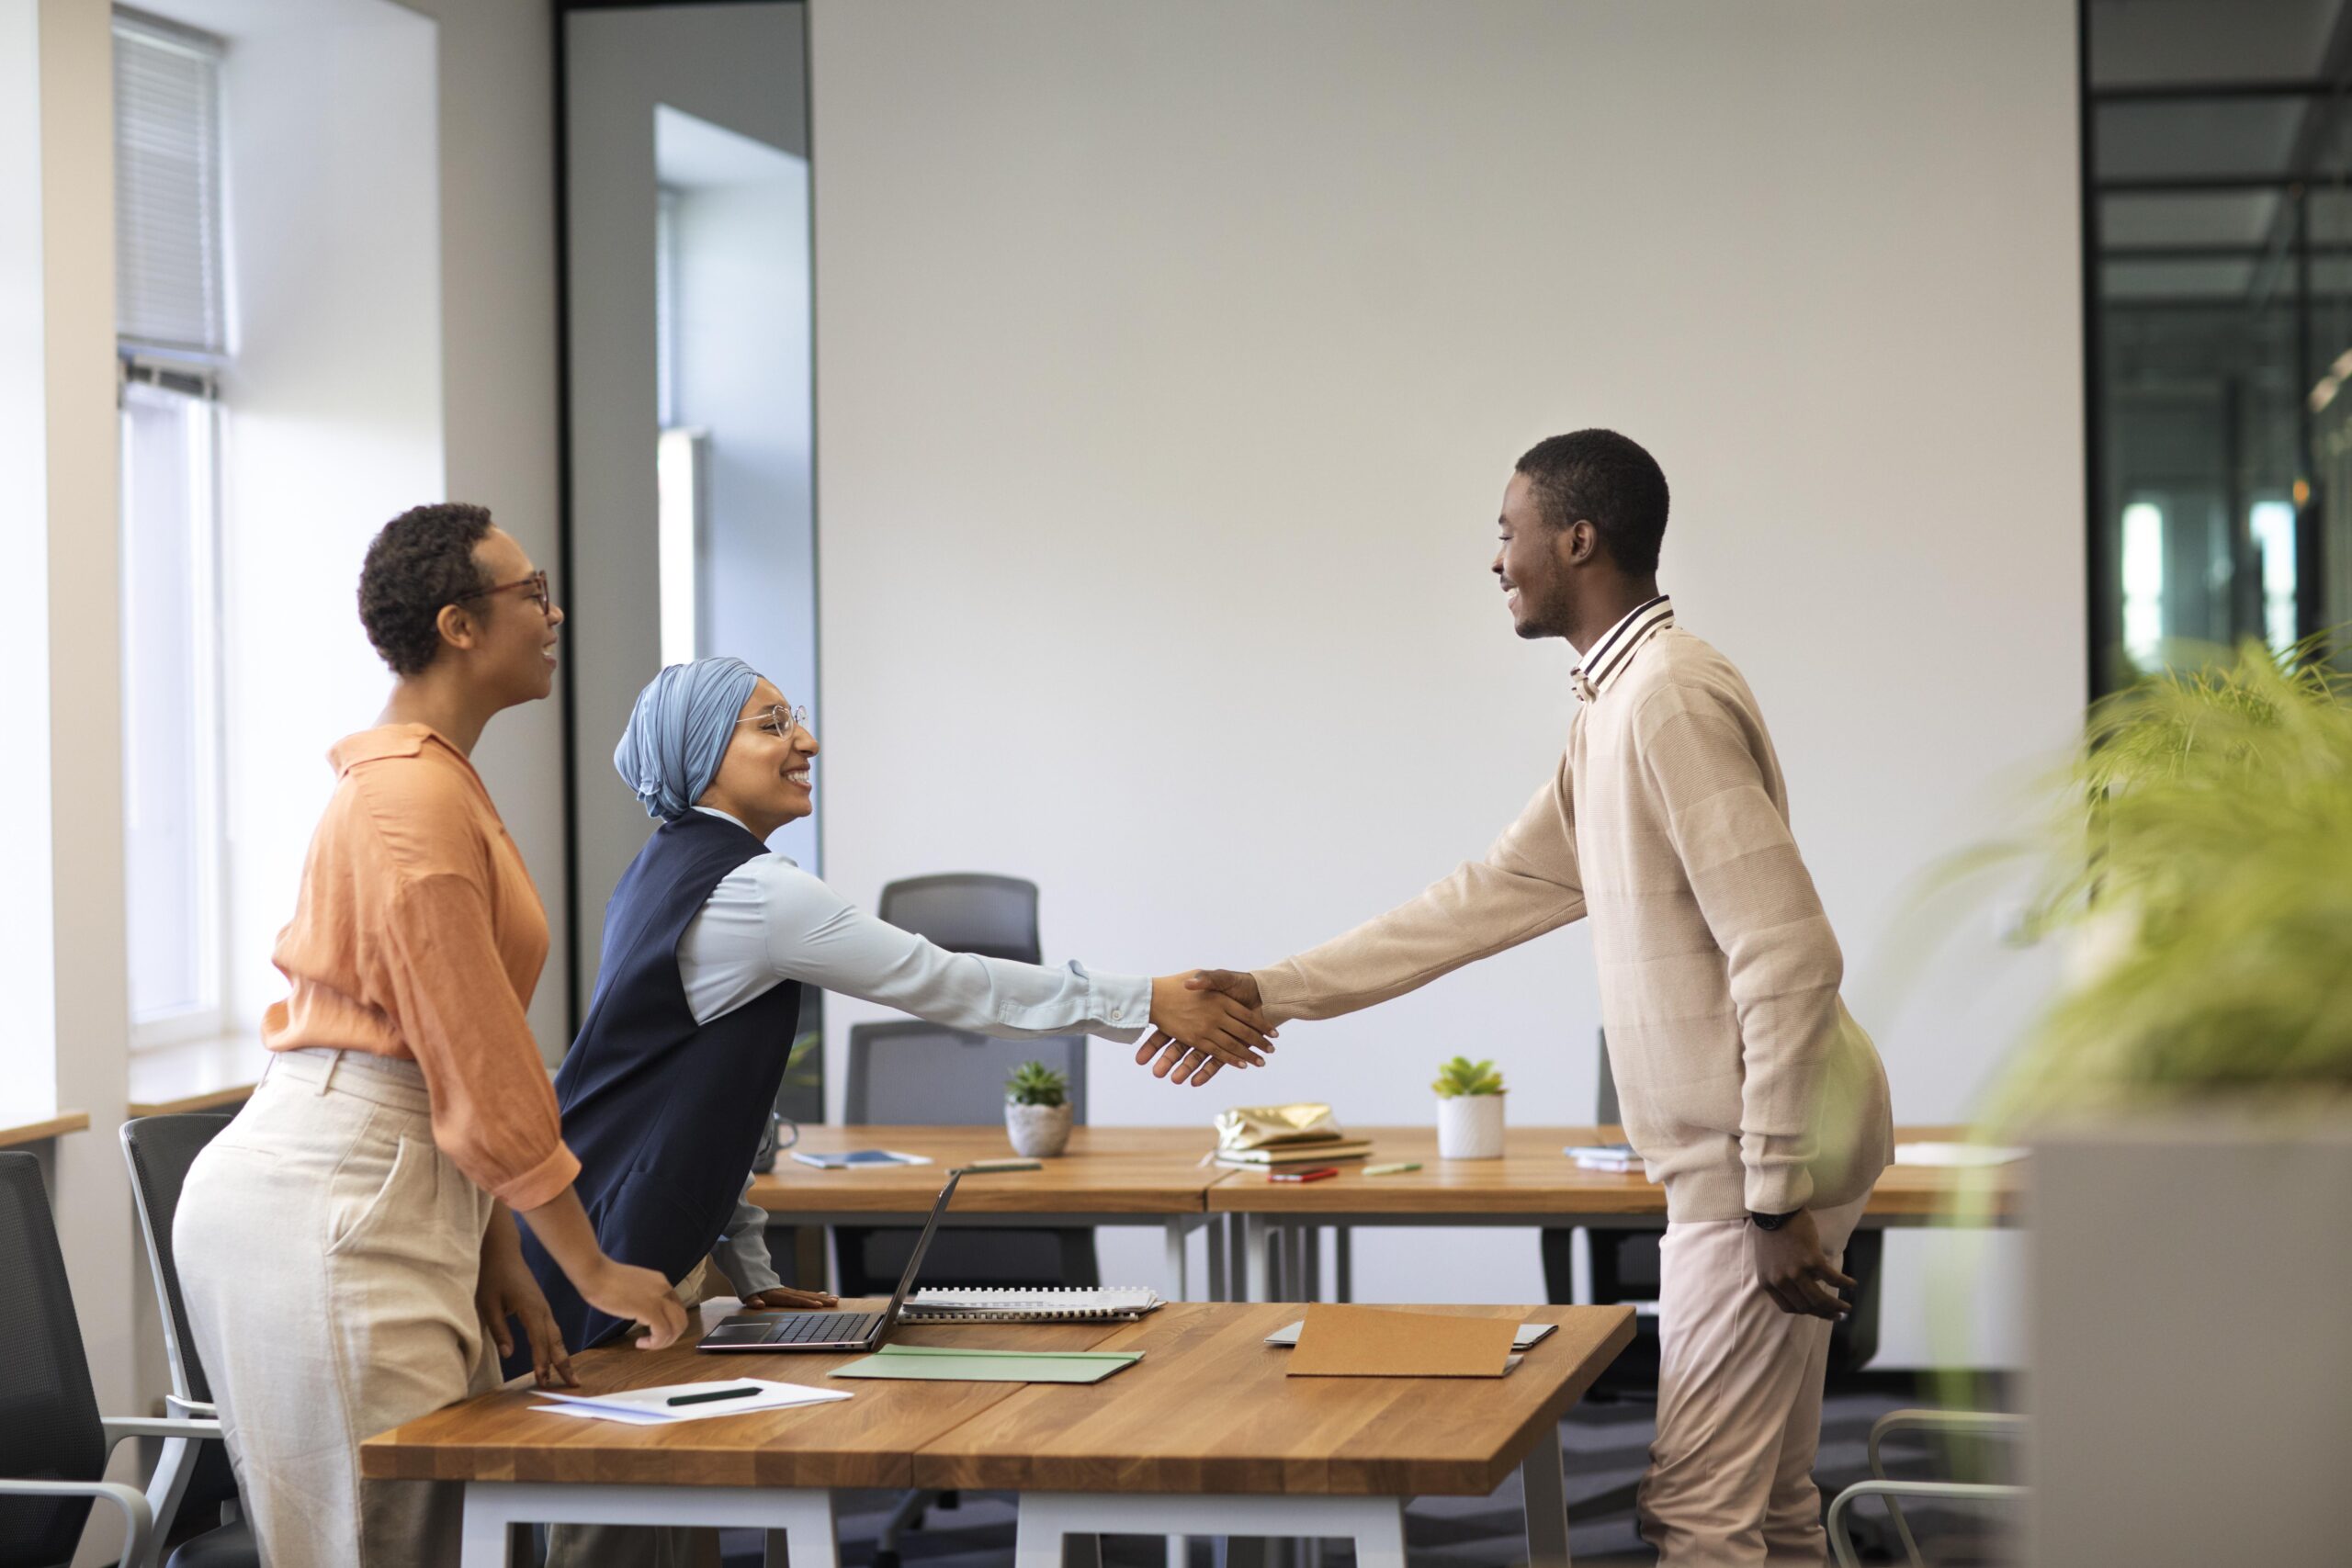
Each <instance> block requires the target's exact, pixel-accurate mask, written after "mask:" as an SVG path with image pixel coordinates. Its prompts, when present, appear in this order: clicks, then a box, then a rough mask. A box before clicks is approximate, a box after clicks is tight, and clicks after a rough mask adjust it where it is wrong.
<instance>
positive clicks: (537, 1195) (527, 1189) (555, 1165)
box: [495, 1144, 580, 1209]
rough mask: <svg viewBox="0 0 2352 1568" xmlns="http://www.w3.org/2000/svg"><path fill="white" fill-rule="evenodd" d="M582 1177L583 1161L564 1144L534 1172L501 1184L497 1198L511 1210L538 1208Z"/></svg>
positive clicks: (520, 1175)
mask: <svg viewBox="0 0 2352 1568" xmlns="http://www.w3.org/2000/svg"><path fill="white" fill-rule="evenodd" d="M579 1175H580V1160H579V1158H578V1156H575V1155H573V1154H572V1152H571V1149H569V1148H567V1147H565V1146H564V1145H562V1144H558V1145H556V1146H555V1152H554V1153H553V1154H550V1155H549V1156H548V1157H547V1158H545V1159H543V1160H541V1161H540V1162H539V1163H538V1164H537V1165H535V1166H533V1167H531V1168H530V1169H528V1170H526V1171H522V1172H520V1173H518V1174H516V1175H514V1176H510V1177H508V1178H507V1179H505V1180H504V1181H502V1182H500V1183H499V1184H498V1187H497V1189H496V1192H495V1196H497V1197H498V1199H499V1200H500V1201H503V1202H504V1203H505V1205H506V1206H507V1207H508V1208H510V1209H536V1208H537V1207H538V1206H539V1205H540V1204H542V1203H545V1202H547V1201H548V1200H550V1199H552V1198H554V1197H556V1196H557V1195H558V1194H559V1193H560V1192H562V1190H564V1189H565V1188H567V1187H569V1186H571V1184H572V1182H573V1181H574V1180H575V1179H577V1178H578V1177H579Z"/></svg>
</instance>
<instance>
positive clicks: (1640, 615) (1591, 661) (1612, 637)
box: [1568, 593, 1674, 703]
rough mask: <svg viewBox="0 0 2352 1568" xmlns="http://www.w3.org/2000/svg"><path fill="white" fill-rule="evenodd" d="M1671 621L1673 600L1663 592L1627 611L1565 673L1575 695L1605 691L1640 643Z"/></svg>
mask: <svg viewBox="0 0 2352 1568" xmlns="http://www.w3.org/2000/svg"><path fill="white" fill-rule="evenodd" d="M1673 624H1674V604H1673V601H1671V600H1669V599H1668V597H1667V596H1666V595H1665V594H1663V593H1661V594H1659V595H1658V596H1657V598H1655V599H1652V600H1649V601H1647V602H1646V603H1645V604H1637V605H1635V606H1634V608H1633V609H1632V610H1630V611H1628V612H1626V614H1625V617H1624V618H1623V620H1621V621H1619V622H1618V623H1617V624H1616V625H1615V626H1611V627H1610V628H1609V629H1608V630H1607V631H1605V632H1603V633H1602V634H1601V636H1600V641H1598V642H1596V643H1594V644H1593V645H1592V649H1591V650H1590V651H1589V652H1588V653H1587V654H1586V655H1585V656H1584V662H1582V663H1581V664H1578V665H1577V667H1576V672H1575V673H1574V674H1572V675H1570V676H1569V677H1568V680H1569V683H1570V684H1572V685H1573V686H1575V688H1576V693H1577V699H1578V700H1579V701H1581V702H1588V703H1589V702H1590V701H1592V699H1593V698H1595V697H1597V696H1599V695H1600V694H1601V693H1603V692H1605V691H1607V690H1608V689H1609V688H1610V686H1611V684H1612V683H1613V682H1615V681H1616V679H1617V677H1619V676H1620V675H1622V674H1623V673H1624V672H1625V667H1626V666H1627V665H1629V664H1631V663H1633V662H1634V653H1635V652H1636V651H1637V650H1638V649H1640V648H1641V646H1642V644H1644V643H1645V642H1647V641H1649V639H1650V638H1651V637H1655V636H1656V635H1657V633H1659V632H1661V631H1663V630H1665V629H1666V628H1667V627H1668V626H1672V625H1673Z"/></svg>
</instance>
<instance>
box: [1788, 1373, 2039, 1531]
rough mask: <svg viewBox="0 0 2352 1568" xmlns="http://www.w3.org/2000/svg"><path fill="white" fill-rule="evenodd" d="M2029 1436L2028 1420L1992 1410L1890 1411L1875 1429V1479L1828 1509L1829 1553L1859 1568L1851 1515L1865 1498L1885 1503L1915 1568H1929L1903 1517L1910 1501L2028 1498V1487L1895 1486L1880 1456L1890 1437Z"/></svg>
mask: <svg viewBox="0 0 2352 1568" xmlns="http://www.w3.org/2000/svg"><path fill="white" fill-rule="evenodd" d="M2026 1430H2027V1418H2026V1417H2025V1416H2012V1415H2006V1414H2002V1413H1999V1412H1996V1411H1989V1410H1890V1411H1888V1412H1887V1413H1886V1414H1885V1415H1883V1416H1880V1417H1879V1418H1878V1422H1877V1424H1876V1425H1875V1426H1873V1427H1871V1440H1870V1462H1871V1478H1870V1479H1869V1480H1868V1481H1857V1482H1855V1483H1853V1484H1852V1485H1851V1486H1849V1487H1847V1488H1846V1489H1845V1490H1844V1491H1843V1492H1840V1493H1838V1495H1837V1497H1836V1498H1835V1500H1833V1501H1832V1502H1831V1503H1830V1505H1829V1514H1828V1518H1827V1528H1828V1531H1829V1550H1830V1552H1831V1554H1832V1555H1833V1556H1834V1557H1835V1558H1836V1560H1837V1562H1838V1568H1860V1561H1861V1559H1860V1556H1859V1555H1858V1554H1857V1553H1856V1551H1855V1550H1854V1535H1853V1517H1852V1509H1853V1506H1854V1504H1855V1503H1856V1502H1857V1501H1859V1500H1860V1499H1861V1498H1864V1497H1883V1498H1885V1499H1886V1511H1887V1515H1888V1517H1889V1518H1890V1519H1891V1520H1892V1521H1893V1522H1894V1533H1895V1535H1896V1536H1897V1537H1898V1538H1900V1539H1901V1540H1902V1542H1903V1553H1904V1556H1905V1560H1906V1561H1907V1562H1909V1563H1910V1568H1927V1559H1926V1558H1925V1557H1924V1556H1922V1555H1921V1554H1920V1551H1919V1542H1918V1541H1917V1539H1916V1538H1914V1537H1913V1535H1912V1533H1911V1521H1910V1519H1909V1518H1908V1517H1905V1514H1904V1512H1903V1504H1904V1502H1905V1499H1908V1500H1909V1501H1911V1502H1914V1503H1927V1502H1944V1503H1954V1502H1958V1503H1987V1502H2015V1501H2018V1500H2020V1499H2022V1498H2023V1497H2024V1496H2025V1488H2024V1487H2022V1486H2018V1485H2012V1484H2010V1483H2004V1482H1982V1481H1890V1480H1889V1479H1887V1474H1886V1463H1885V1461H1884V1460H1883V1457H1882V1456H1881V1454H1880V1452H1879V1449H1880V1446H1881V1444H1883V1442H1884V1441H1885V1439H1886V1438H1887V1436H1888V1435H1889V1434H1890V1433H1894V1432H1901V1431H1919V1432H1943V1433H1948V1434H1950V1435H1951V1436H1954V1437H1972V1438H2021V1437H2023V1436H2024V1435H2025V1433H2026Z"/></svg>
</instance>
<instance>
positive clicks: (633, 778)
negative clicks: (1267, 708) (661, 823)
mask: <svg viewBox="0 0 2352 1568" xmlns="http://www.w3.org/2000/svg"><path fill="white" fill-rule="evenodd" d="M759 682H760V674H759V671H756V670H754V669H752V667H751V666H750V665H748V664H746V663H744V662H743V661H742V660H740V659H725V658H721V659H697V660H695V661H694V662H693V663H691V664H673V665H671V666H670V667H669V668H668V669H666V670H664V671H662V673H660V674H659V675H656V676H655V677H653V679H652V680H651V681H650V682H647V683H646V687H645V690H643V691H641V692H639V693H638V694H637V706H636V707H634V708H632V709H631V710H630V711H629V716H628V728H627V729H625V730H623V731H622V732H621V743H620V744H619V745H618V746H616V747H615V748H613V767H614V769H615V770H616V772H617V773H619V774H620V775H621V782H622V783H623V784H627V785H628V787H629V788H630V789H631V790H633V791H635V792H636V795H637V798H638V799H639V800H641V801H643V802H644V803H645V812H646V815H647V816H649V817H659V818H662V819H663V820H665V821H671V822H674V821H676V820H677V819H678V818H681V817H684V815H685V814H686V813H687V812H689V811H691V810H693V809H694V804H695V801H697V800H699V799H701V798H702V793H703V791H705V790H707V789H708V788H709V787H710V781H711V780H713V779H715V778H717V777H718V761H719V759H720V758H722V757H724V756H726V755H727V745H728V742H729V741H730V740H732V739H734V738H735V721H736V719H737V718H738V717H740V716H741V714H742V712H743V704H744V702H745V701H746V700H747V699H748V698H749V697H750V696H751V694H752V687H753V686H756V685H758V684H759Z"/></svg>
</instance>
